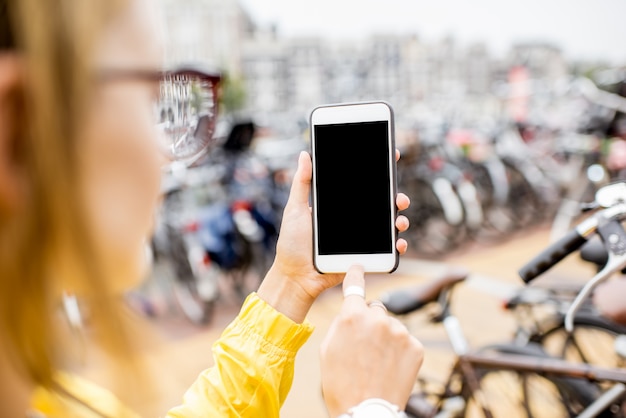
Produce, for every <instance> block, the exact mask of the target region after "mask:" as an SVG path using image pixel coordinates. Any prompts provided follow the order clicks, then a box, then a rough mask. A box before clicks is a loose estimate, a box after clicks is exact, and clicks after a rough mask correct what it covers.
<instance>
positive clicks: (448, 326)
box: [435, 291, 626, 418]
mask: <svg viewBox="0 0 626 418" xmlns="http://www.w3.org/2000/svg"><path fill="white" fill-rule="evenodd" d="M442 298H445V301H443V302H442V306H443V312H442V315H443V316H444V318H443V324H444V328H445V330H446V334H447V336H448V338H449V340H450V343H451V345H452V349H453V351H454V353H455V355H456V357H457V360H456V364H455V366H454V367H453V369H452V372H451V374H450V376H449V378H448V380H447V383H446V385H445V389H444V391H443V392H442V393H441V394H440V395H439V400H438V404H439V405H438V407H437V408H436V409H435V411H437V410H438V409H439V408H440V407H441V404H442V402H443V400H444V399H447V398H450V397H453V396H460V393H455V392H451V391H450V390H449V388H450V386H451V383H452V381H453V379H454V377H455V375H457V374H460V375H461V376H462V377H463V379H464V381H465V382H466V383H467V384H468V387H469V389H470V391H471V393H472V394H473V395H474V396H475V398H476V400H477V401H478V403H479V405H480V407H481V409H482V411H483V415H484V416H485V418H493V414H492V412H491V410H490V409H489V400H488V399H486V398H485V395H484V393H483V392H482V391H481V388H480V380H479V379H478V371H479V370H485V369H493V370H507V371H513V372H527V373H535V374H540V375H545V376H549V377H567V378H577V379H585V380H587V381H592V382H611V383H614V385H612V386H611V387H610V388H609V389H608V390H606V391H605V392H604V393H603V394H602V395H601V396H600V397H598V398H597V399H596V400H595V401H594V402H593V403H591V404H590V405H588V406H587V407H586V408H585V410H584V411H582V412H581V413H580V414H579V415H578V417H579V418H591V417H595V416H596V415H597V414H598V413H600V412H602V411H603V410H605V409H606V408H608V407H609V406H610V405H612V404H613V403H614V402H616V401H617V400H619V399H620V398H621V397H622V396H623V395H624V394H626V370H616V369H611V368H606V367H598V366H592V365H589V364H584V363H580V364H579V363H571V362H568V361H566V360H561V359H558V358H552V357H538V356H532V355H520V354H511V353H505V354H502V353H500V354H497V355H494V354H485V353H480V352H472V351H470V349H469V345H468V343H467V340H466V338H465V336H464V334H463V331H462V329H461V326H460V324H459V321H458V319H457V318H456V317H455V316H454V315H452V314H450V312H449V310H448V306H447V304H448V303H449V291H447V292H444V294H442ZM440 301H441V300H440ZM511 346H515V345H510V344H509V345H505V344H502V345H492V346H488V347H484V348H493V349H497V348H501V349H504V350H506V348H507V347H511ZM504 350H503V351H504ZM450 395H452V396H450Z"/></svg>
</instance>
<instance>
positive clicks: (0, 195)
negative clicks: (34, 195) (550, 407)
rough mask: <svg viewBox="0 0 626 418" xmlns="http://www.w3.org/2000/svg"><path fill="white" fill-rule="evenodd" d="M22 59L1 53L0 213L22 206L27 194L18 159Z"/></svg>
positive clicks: (21, 102)
mask: <svg viewBox="0 0 626 418" xmlns="http://www.w3.org/2000/svg"><path fill="white" fill-rule="evenodd" d="M23 80H24V78H23V64H22V60H21V59H20V58H19V56H17V54H16V53H14V52H4V53H3V52H0V214H1V213H3V212H12V211H14V210H16V209H17V208H19V206H20V204H21V203H23V202H21V200H22V197H23V196H24V190H22V188H23V187H24V180H25V179H24V167H22V162H21V161H20V160H19V158H18V153H17V149H18V141H19V136H20V135H19V131H20V126H19V124H20V119H21V115H23V111H24V109H23V105H24V102H23V100H22V97H23V93H24V86H23Z"/></svg>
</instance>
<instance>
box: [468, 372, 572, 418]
mask: <svg viewBox="0 0 626 418" xmlns="http://www.w3.org/2000/svg"><path fill="white" fill-rule="evenodd" d="M480 388H481V391H482V394H483V397H484V399H485V402H486V403H487V407H488V408H489V410H490V411H491V413H492V414H493V417H494V418H499V417H506V418H531V417H532V418H544V417H545V418H561V417H563V418H568V417H570V413H569V411H568V408H567V407H566V406H565V405H564V401H563V397H562V396H561V393H560V391H559V388H558V387H557V386H556V385H555V384H554V383H553V382H551V381H550V380H548V379H547V378H545V377H542V376H540V375H538V374H534V373H519V372H515V371H511V370H490V371H486V372H483V374H482V376H481V378H480ZM465 417H467V418H473V417H476V418H478V417H484V414H483V411H482V408H481V406H480V403H478V401H477V398H476V396H474V394H472V395H470V397H469V399H468V401H467V405H466V410H465Z"/></svg>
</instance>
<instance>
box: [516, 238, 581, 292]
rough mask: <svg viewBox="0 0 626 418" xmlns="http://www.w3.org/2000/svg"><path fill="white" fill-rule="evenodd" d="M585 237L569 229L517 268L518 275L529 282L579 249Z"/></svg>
mask: <svg viewBox="0 0 626 418" xmlns="http://www.w3.org/2000/svg"><path fill="white" fill-rule="evenodd" d="M586 241H587V238H585V237H584V236H582V235H580V234H579V233H578V231H576V230H575V229H573V230H571V231H569V232H568V233H567V234H566V235H565V236H564V237H563V238H561V239H560V240H558V241H557V242H555V243H553V244H552V245H550V246H549V247H548V248H546V249H545V250H543V251H542V252H541V254H539V255H538V256H536V257H535V258H533V259H532V260H531V261H529V262H528V263H526V264H525V265H524V267H522V268H521V269H520V270H519V275H520V277H521V278H522V280H524V282H526V283H529V282H530V281H531V280H534V279H536V278H537V277H538V276H540V275H541V274H543V273H545V272H546V271H548V270H550V269H551V268H552V267H553V266H554V265H555V264H557V263H558V262H559V261H561V260H563V259H564V258H565V257H567V256H568V255H569V254H571V253H572V252H574V251H576V250H577V249H579V248H580V247H581V246H582V245H583V244H584V243H585V242H586Z"/></svg>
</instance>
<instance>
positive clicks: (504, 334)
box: [84, 228, 592, 418]
mask: <svg viewBox="0 0 626 418" xmlns="http://www.w3.org/2000/svg"><path fill="white" fill-rule="evenodd" d="M547 243H548V232H547V231H546V230H544V229H542V228H539V229H536V230H533V231H527V232H525V233H521V234H518V235H517V236H515V237H513V238H511V239H509V240H507V241H506V242H502V243H499V244H490V245H484V244H483V245H480V246H479V245H475V246H471V247H468V248H466V249H464V250H463V251H461V252H459V253H457V254H453V255H451V256H449V257H447V258H446V260H445V263H444V262H442V261H428V260H423V259H419V258H416V257H412V256H405V257H404V258H403V259H402V261H401V263H400V268H399V270H398V271H397V272H396V273H394V274H393V275H387V276H383V275H376V276H371V277H369V278H368V284H367V293H368V298H376V297H378V296H380V295H381V294H382V293H384V292H387V291H389V290H392V289H396V288H401V287H405V286H410V285H415V284H418V283H422V282H425V281H427V280H428V279H430V278H432V277H433V276H435V275H437V274H438V273H439V272H441V271H442V269H444V268H445V266H446V265H448V264H456V265H461V266H465V267H467V268H468V269H469V270H470V271H471V272H472V273H471V276H470V278H469V279H468V281H467V282H466V284H464V285H462V286H460V287H459V288H458V291H456V293H455V298H454V303H453V307H452V308H453V312H454V313H455V314H456V315H457V316H458V317H459V319H460V322H461V325H462V327H463V330H464V331H465V332H466V334H467V337H468V340H469V341H470V344H471V345H472V346H478V345H481V344H485V343H489V342H495V341H503V340H507V339H509V338H510V336H511V334H512V331H513V329H514V321H513V319H512V318H511V317H510V316H509V315H508V314H507V313H506V312H504V311H503V310H502V309H501V304H502V301H503V299H504V298H505V297H506V296H507V295H509V294H510V293H511V291H513V290H514V289H516V288H518V287H520V286H521V285H522V282H521V280H520V279H519V278H518V277H517V274H516V271H517V269H518V268H519V267H521V265H522V264H523V263H524V261H525V260H529V259H530V258H531V257H533V256H534V255H535V254H537V253H538V252H539V251H540V250H541V249H542V248H544V247H545V246H546V245H547ZM591 272H592V269H591V268H590V267H589V266H586V265H583V264H582V263H581V262H579V261H578V260H577V259H576V258H575V256H574V257H571V259H568V260H565V262H563V263H562V264H561V265H559V266H558V267H557V268H555V269H554V271H553V272H552V273H550V274H549V276H550V277H551V278H552V280H562V279H565V280H568V281H574V280H582V279H584V278H585V277H590V276H589V274H591ZM546 279H547V280H550V278H546ZM340 303H341V294H340V292H339V289H331V290H329V291H328V292H327V293H326V294H324V295H322V296H321V297H320V298H319V300H318V301H317V302H316V303H315V305H314V306H313V308H312V310H311V312H310V315H309V321H310V322H312V323H313V324H314V325H315V326H316V330H315V332H314V333H313V335H312V337H311V339H310V340H309V341H308V342H307V344H306V345H305V346H304V347H303V348H302V350H301V351H300V353H299V354H298V357H297V362H296V374H295V379H294V384H293V388H292V391H291V393H290V395H289V397H288V399H287V401H286V403H285V406H284V408H283V410H282V415H281V416H282V417H284V418H318V417H326V416H327V415H326V411H325V408H324V405H323V402H322V399H321V395H320V377H319V369H318V351H319V346H320V342H321V341H322V339H323V337H324V335H325V333H326V330H327V328H328V325H329V324H330V322H331V320H332V318H333V316H334V315H335V313H336V312H337V311H338V309H339V306H340ZM164 306H166V305H165V303H164ZM170 308H171V309H173V308H172V307H170ZM164 309H165V308H164ZM237 311H238V305H237V302H236V301H235V300H234V299H228V298H227V299H226V300H224V301H222V302H221V303H220V305H219V307H218V313H217V316H216V318H215V320H214V322H213V323H212V324H211V326H210V327H207V328H206V329H199V328H197V327H194V326H192V325H189V324H188V323H187V322H186V321H185V320H184V319H183V318H181V317H180V315H179V314H177V313H176V311H175V310H174V311H173V312H174V313H173V314H171V313H170V314H168V315H162V316H161V317H159V318H157V320H155V321H153V322H152V326H151V328H152V329H151V332H150V334H149V335H147V336H146V337H145V338H144V344H143V346H142V348H141V352H142V355H143V358H144V360H145V362H146V364H147V368H148V370H149V373H150V376H151V381H153V382H155V384H154V388H153V392H152V393H149V394H145V395H144V396H142V397H140V398H138V399H131V400H129V402H130V403H132V404H133V405H134V406H135V408H136V409H137V410H138V411H140V412H141V413H142V415H145V416H161V415H163V414H164V412H165V411H166V410H167V408H168V407H170V406H172V405H175V404H177V403H178V402H179V400H180V398H181V396H182V394H183V392H184V390H185V388H186V387H187V386H188V385H189V384H191V382H192V381H193V380H194V378H195V377H196V375H197V374H198V373H199V372H200V371H201V370H202V369H204V368H205V367H207V366H209V365H211V361H212V360H211V355H210V347H211V344H212V342H213V341H215V339H216V338H217V337H218V336H219V334H220V332H221V330H222V329H223V328H224V327H225V326H226V325H227V324H228V322H229V321H230V320H231V319H232V318H233V317H234V316H235V315H236V313H237ZM405 322H406V324H407V326H408V327H409V329H410V330H411V331H412V332H414V334H415V335H416V336H418V338H420V339H421V341H422V342H423V343H424V345H425V347H426V360H425V363H424V367H423V369H422V372H421V373H422V375H423V376H434V377H438V378H439V379H444V378H445V376H446V375H445V373H446V371H447V370H448V368H449V367H450V364H451V361H452V355H451V351H450V349H449V345H448V343H447V339H446V337H445V334H444V333H443V330H442V329H441V327H440V326H435V325H431V324H429V323H428V322H427V321H426V318H425V316H424V315H420V314H418V315H413V316H411V317H408V318H405ZM98 358H99V357H98V355H97V354H90V356H89V357H88V358H87V360H86V363H87V367H86V368H85V370H84V374H85V375H87V376H88V377H90V378H92V379H94V380H96V381H100V382H102V381H104V380H105V377H104V376H105V373H104V372H105V370H106V365H103V364H102V362H101V361H98ZM122 390H123V389H122Z"/></svg>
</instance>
